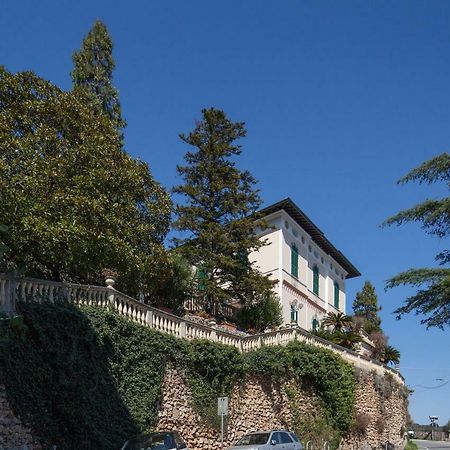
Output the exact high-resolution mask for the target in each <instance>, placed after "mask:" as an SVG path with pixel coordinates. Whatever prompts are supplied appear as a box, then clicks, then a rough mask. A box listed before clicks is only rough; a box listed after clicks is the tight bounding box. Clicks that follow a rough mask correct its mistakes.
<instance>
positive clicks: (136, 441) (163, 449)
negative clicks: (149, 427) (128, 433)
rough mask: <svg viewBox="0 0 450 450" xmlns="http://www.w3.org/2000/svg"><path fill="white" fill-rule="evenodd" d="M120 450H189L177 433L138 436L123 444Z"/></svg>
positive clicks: (165, 432)
mask: <svg viewBox="0 0 450 450" xmlns="http://www.w3.org/2000/svg"><path fill="white" fill-rule="evenodd" d="M121 450H189V449H188V447H187V445H186V443H185V442H184V440H183V439H182V438H181V436H180V434H179V433H178V431H156V432H155V433H146V434H140V435H139V436H135V437H133V438H131V439H129V440H128V441H127V442H125V444H123V446H122V448H121Z"/></svg>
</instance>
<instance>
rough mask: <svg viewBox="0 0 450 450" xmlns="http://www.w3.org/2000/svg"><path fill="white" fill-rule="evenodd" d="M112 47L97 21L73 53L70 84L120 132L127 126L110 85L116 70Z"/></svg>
mask: <svg viewBox="0 0 450 450" xmlns="http://www.w3.org/2000/svg"><path fill="white" fill-rule="evenodd" d="M112 50H113V43H112V40H111V37H110V35H109V33H108V30H107V28H106V26H105V24H103V23H102V22H100V21H99V20H97V21H96V22H95V24H94V26H93V27H92V29H91V30H90V31H89V33H88V34H87V36H86V37H85V38H84V39H83V43H82V45H81V49H80V50H79V51H78V52H74V54H73V56H72V59H73V62H74V69H73V71H72V74H71V75H72V82H73V87H74V89H75V90H76V89H80V88H83V89H85V90H86V91H87V92H88V93H89V94H90V96H91V97H92V105H93V106H95V107H97V108H100V109H101V110H103V112H105V113H106V114H107V116H108V117H109V118H110V119H111V121H112V122H113V124H114V126H115V128H116V129H117V130H118V131H119V132H120V130H121V129H122V128H123V127H124V126H125V125H126V124H125V121H124V120H123V119H122V113H121V108H120V103H119V94H118V91H117V89H116V88H115V87H114V86H113V84H112V74H113V70H114V68H115V66H116V64H115V62H114V58H113V56H112Z"/></svg>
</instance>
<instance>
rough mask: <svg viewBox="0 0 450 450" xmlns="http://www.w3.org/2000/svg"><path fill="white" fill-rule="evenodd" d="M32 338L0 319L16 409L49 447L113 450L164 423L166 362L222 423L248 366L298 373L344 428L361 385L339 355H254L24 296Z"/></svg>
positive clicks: (313, 351)
mask: <svg viewBox="0 0 450 450" xmlns="http://www.w3.org/2000/svg"><path fill="white" fill-rule="evenodd" d="M21 309H22V311H21V312H22V314H23V317H24V324H23V325H24V327H25V328H24V330H23V336H22V337H20V336H19V335H18V334H17V333H15V332H14V330H13V329H11V328H10V327H9V325H6V323H7V322H8V321H0V333H1V336H0V354H1V355H2V358H0V379H1V380H2V383H3V384H5V385H6V387H7V391H6V392H7V395H8V398H9V401H10V403H11V405H12V406H13V409H14V411H15V412H16V413H17V414H18V415H19V416H20V417H21V418H22V419H23V420H24V421H25V423H27V424H28V425H30V426H31V427H32V428H33V430H34V433H35V434H36V436H37V438H38V439H40V440H41V441H42V443H43V444H44V445H45V446H47V447H50V445H57V446H58V448H62V449H67V450H72V449H73V450H75V449H80V448H86V449H96V450H101V449H105V450H106V449H111V448H118V446H119V445H120V444H121V443H122V442H123V441H124V440H125V439H126V438H127V437H129V436H130V435H133V434H136V433H138V432H141V431H145V430H149V429H151V428H152V427H153V426H154V424H155V419H156V417H157V416H156V414H157V407H158V403H159V399H160V390H161V384H162V380H163V377H164V368H165V365H166V363H167V362H169V361H171V362H173V363H174V364H175V365H176V367H177V368H178V369H179V370H181V371H182V372H184V373H185V375H186V381H187V383H188V385H189V387H190V388H191V391H192V394H193V400H194V406H195V407H196V408H197V410H198V412H199V414H201V415H202V416H203V418H204V419H206V420H208V421H209V422H210V423H213V424H215V423H216V421H217V411H216V407H217V403H216V402H217V400H216V399H217V397H218V396H220V395H223V394H225V395H229V394H230V392H231V388H232V386H233V385H234V384H235V383H237V382H239V381H241V380H243V379H244V376H245V375H246V374H249V375H251V374H256V375H264V376H265V377H266V379H267V380H268V381H269V382H270V380H276V379H279V380H282V379H287V378H293V379H294V380H296V382H297V383H298V386H308V387H310V388H311V389H313V390H314V391H315V392H316V393H317V395H318V396H319V398H320V401H321V404H320V405H319V406H320V408H321V409H320V410H321V411H323V414H322V413H321V414H322V415H321V416H320V417H322V418H326V420H327V421H328V422H329V424H330V427H329V431H330V430H334V432H335V433H337V434H338V435H339V436H342V435H343V434H344V433H345V432H346V431H347V430H348V429H349V428H350V425H351V421H352V408H353V403H354V393H355V383H356V380H355V378H354V376H353V371H352V367H351V366H350V365H349V364H348V363H346V362H344V361H343V360H342V359H341V358H340V357H339V356H338V355H336V354H334V353H332V352H330V351H328V350H325V349H321V348H317V347H312V346H309V345H305V344H302V343H299V342H293V343H291V344H289V345H287V346H285V347H262V348H260V349H259V350H257V351H255V352H251V353H249V354H240V353H239V352H238V351H237V350H236V349H234V348H232V347H229V346H224V345H220V344H216V343H212V342H208V341H193V342H188V341H185V340H181V339H176V338H172V337H170V336H168V335H165V334H161V333H158V332H155V331H152V330H150V329H148V328H145V327H142V326H140V325H137V324H134V323H132V322H130V321H127V320H126V319H124V318H122V317H120V316H118V315H117V314H115V313H109V312H107V311H105V310H101V309H96V308H92V307H86V308H82V309H79V308H77V307H73V306H71V305H67V304H59V305H51V304H37V303H33V304H22V305H21Z"/></svg>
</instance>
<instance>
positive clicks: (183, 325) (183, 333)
mask: <svg viewBox="0 0 450 450" xmlns="http://www.w3.org/2000/svg"><path fill="white" fill-rule="evenodd" d="M180 337H181V338H185V337H186V322H185V321H184V320H182V321H181V322H180Z"/></svg>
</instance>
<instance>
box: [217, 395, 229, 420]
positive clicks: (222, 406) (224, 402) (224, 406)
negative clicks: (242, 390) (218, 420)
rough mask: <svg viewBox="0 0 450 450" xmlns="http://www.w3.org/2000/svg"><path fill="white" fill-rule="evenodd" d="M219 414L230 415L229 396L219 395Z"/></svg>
mask: <svg viewBox="0 0 450 450" xmlns="http://www.w3.org/2000/svg"><path fill="white" fill-rule="evenodd" d="M217 415H218V416H226V415H228V397H218V399H217Z"/></svg>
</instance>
